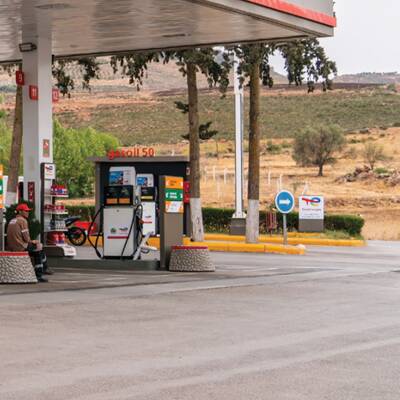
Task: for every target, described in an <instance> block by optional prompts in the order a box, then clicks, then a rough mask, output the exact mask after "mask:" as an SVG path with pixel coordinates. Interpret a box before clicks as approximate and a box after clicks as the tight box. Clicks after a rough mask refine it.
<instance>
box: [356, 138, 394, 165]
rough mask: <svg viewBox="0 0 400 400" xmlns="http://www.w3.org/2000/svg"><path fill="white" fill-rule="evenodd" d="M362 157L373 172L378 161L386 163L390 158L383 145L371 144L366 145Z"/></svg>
mask: <svg viewBox="0 0 400 400" xmlns="http://www.w3.org/2000/svg"><path fill="white" fill-rule="evenodd" d="M362 156H363V158H364V162H365V163H367V164H368V165H369V167H370V168H371V170H373V169H374V168H375V165H376V163H377V162H378V161H385V160H387V158H388V157H387V155H386V154H385V150H384V149H383V146H382V145H379V144H375V143H371V142H369V143H366V144H365V145H364V148H363V150H362Z"/></svg>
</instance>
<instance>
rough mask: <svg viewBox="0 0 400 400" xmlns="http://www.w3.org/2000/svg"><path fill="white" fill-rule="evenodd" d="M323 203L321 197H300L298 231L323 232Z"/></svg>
mask: <svg viewBox="0 0 400 400" xmlns="http://www.w3.org/2000/svg"><path fill="white" fill-rule="evenodd" d="M324 215H325V202H324V197H323V196H300V198H299V230H300V231H303V232H304V231H306V232H307V231H314V232H321V231H323V230H324Z"/></svg>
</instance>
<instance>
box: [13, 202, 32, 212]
mask: <svg viewBox="0 0 400 400" xmlns="http://www.w3.org/2000/svg"><path fill="white" fill-rule="evenodd" d="M16 210H17V211H32V208H29V207H28V204H25V203H22V204H18V205H17V208H16Z"/></svg>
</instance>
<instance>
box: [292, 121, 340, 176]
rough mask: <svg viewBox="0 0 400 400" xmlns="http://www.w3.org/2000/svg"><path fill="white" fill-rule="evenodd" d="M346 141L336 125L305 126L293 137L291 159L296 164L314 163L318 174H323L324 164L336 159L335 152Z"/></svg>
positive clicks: (306, 164)
mask: <svg viewBox="0 0 400 400" xmlns="http://www.w3.org/2000/svg"><path fill="white" fill-rule="evenodd" d="M345 143H346V140H345V137H344V134H343V131H342V130H341V129H340V127H338V126H337V125H327V126H324V125H320V126H316V127H307V128H305V129H304V130H302V131H301V132H298V133H297V134H296V135H295V138H294V145H293V155H292V156H293V159H294V160H295V161H296V163H297V164H298V165H302V166H308V165H315V166H317V167H318V176H323V169H324V166H325V165H326V164H332V163H334V162H335V161H336V158H335V154H336V153H337V152H339V151H341V150H343V147H344V145H345Z"/></svg>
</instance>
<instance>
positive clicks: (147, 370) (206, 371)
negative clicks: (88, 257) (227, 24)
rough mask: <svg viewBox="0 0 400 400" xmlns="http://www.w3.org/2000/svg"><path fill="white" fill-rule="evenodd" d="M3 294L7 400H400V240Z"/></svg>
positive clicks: (98, 274)
mask: <svg viewBox="0 0 400 400" xmlns="http://www.w3.org/2000/svg"><path fill="white" fill-rule="evenodd" d="M212 257H213V259H214V262H215V263H216V266H217V272H216V273H206V274H196V273H189V274H183V273H179V274H172V273H168V272H154V271H153V272H150V271H149V272H130V271H112V270H102V271H95V270H76V269H70V270H58V271H57V273H56V275H54V276H52V277H51V283H49V284H47V285H28V286H0V321H1V322H0V344H1V347H0V377H1V379H0V399H1V400H20V399H21V400H22V399H24V400H25V399H29V400H36V399H37V400H47V399H49V400H50V399H51V400H64V399H65V400H67V399H68V400H73V399H77V400H78V399H79V400H105V399H107V400H108V399H110V400H111V399H112V400H128V399H168V400H169V399H174V400H175V399H191V400H203V399H207V400H210V399H230V400H231V399H246V400H247V399H273V400H281V399H282V400H287V399H294V400H303V399H304V400H321V399H324V400H325V399H328V400H340V399H346V400H349V399H357V400H358V399H363V400H365V399H366V400H369V399H379V400H386V399H393V400H395V399H396V400H397V399H398V398H399V397H400V382H399V379H398V377H399V375H400V318H399V317H400V311H399V303H400V243H397V242H370V243H369V246H368V247H366V248H321V247H318V248H309V252H308V254H307V255H306V256H290V255H271V254H265V255H264V254H253V255H251V254H232V253H230V254H223V253H215V254H213V255H212Z"/></svg>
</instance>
